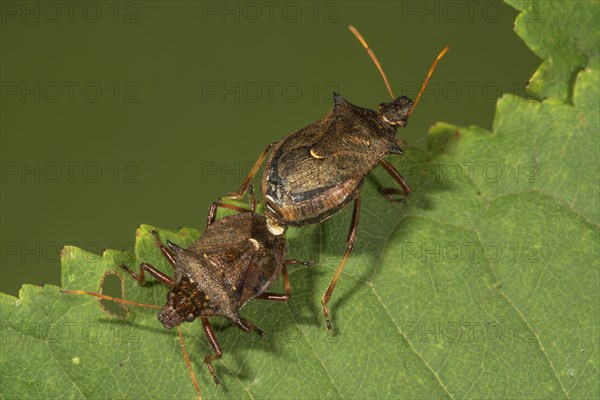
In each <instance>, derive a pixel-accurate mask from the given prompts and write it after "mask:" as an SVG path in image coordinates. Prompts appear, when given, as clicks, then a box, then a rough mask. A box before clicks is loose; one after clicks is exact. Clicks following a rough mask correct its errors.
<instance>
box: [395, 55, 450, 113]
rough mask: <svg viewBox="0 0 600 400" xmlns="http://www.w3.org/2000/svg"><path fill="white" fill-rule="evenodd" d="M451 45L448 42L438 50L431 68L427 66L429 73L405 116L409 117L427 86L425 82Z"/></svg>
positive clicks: (427, 81)
mask: <svg viewBox="0 0 600 400" xmlns="http://www.w3.org/2000/svg"><path fill="white" fill-rule="evenodd" d="M451 47H452V45H450V44H449V45H447V46H446V47H444V50H442V51H441V52H440V54H438V56H437V58H436V59H435V60H434V61H433V64H431V68H429V73H427V77H426V78H425V80H424V81H423V84H422V85H421V90H420V91H419V94H418V95H417V98H416V100H415V102H414V103H413V106H412V108H411V109H410V111H409V112H408V114H407V115H406V117H410V114H412V112H413V110H414V109H415V107H416V106H417V104H418V103H419V100H421V96H422V95H423V91H424V90H425V86H427V84H428V83H429V78H431V75H432V74H433V71H434V70H435V67H436V66H437V63H438V61H440V60H441V59H442V57H444V55H445V54H446V53H447V52H448V50H450V48H451Z"/></svg>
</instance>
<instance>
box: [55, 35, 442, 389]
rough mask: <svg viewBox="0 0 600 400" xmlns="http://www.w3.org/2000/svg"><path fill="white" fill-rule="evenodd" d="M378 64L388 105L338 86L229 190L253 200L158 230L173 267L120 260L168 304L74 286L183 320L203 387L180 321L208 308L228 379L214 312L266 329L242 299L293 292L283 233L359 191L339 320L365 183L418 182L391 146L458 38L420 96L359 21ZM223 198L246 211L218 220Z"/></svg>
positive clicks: (390, 191) (171, 323)
mask: <svg viewBox="0 0 600 400" xmlns="http://www.w3.org/2000/svg"><path fill="white" fill-rule="evenodd" d="M350 30H351V31H352V32H353V33H354V35H356V37H357V38H358V39H359V40H360V42H361V43H362V45H363V46H364V47H365V49H366V50H367V51H368V53H369V55H370V56H371V58H372V59H373V61H374V63H375V65H376V66H377V68H378V69H379V71H380V73H381V75H382V77H383V79H384V82H385V84H386V87H387V89H388V91H389V93H390V95H391V96H392V98H393V101H391V102H389V103H382V104H380V105H379V110H378V111H374V110H370V109H367V108H362V107H359V106H355V105H353V104H351V103H349V102H348V101H346V100H345V99H344V98H343V97H342V96H340V95H337V94H334V107H333V109H332V110H331V111H330V112H329V114H327V115H326V116H325V117H324V118H322V119H320V120H319V121H316V122H314V123H312V124H310V125H309V126H307V127H305V128H303V129H300V130H299V131H297V132H295V133H293V134H291V135H290V136H288V137H286V138H284V139H283V140H281V141H279V142H276V143H272V144H270V145H268V146H267V148H266V149H265V150H264V151H263V153H262V154H261V155H260V157H259V158H258V160H257V162H256V163H255V165H254V167H253V168H252V170H251V171H250V174H249V175H248V176H247V178H246V180H245V181H244V183H243V184H242V186H241V188H240V190H239V191H238V192H236V193H232V194H230V197H233V198H239V197H242V196H243V195H244V194H245V193H246V192H247V191H249V192H250V200H251V205H252V206H251V209H245V208H241V207H238V206H234V205H231V204H226V203H222V202H217V203H213V205H212V206H211V208H210V209H209V215H208V225H207V228H206V230H205V232H204V234H203V235H202V236H201V237H200V238H199V239H198V240H197V241H196V242H194V243H193V244H192V245H191V246H190V247H188V248H187V249H182V248H180V247H179V246H177V245H175V244H172V243H168V244H167V246H166V247H165V246H163V245H162V243H161V242H160V240H159V238H158V235H157V234H155V241H156V245H157V247H158V248H159V249H160V250H161V252H162V253H163V254H164V256H165V257H166V258H167V260H168V261H169V263H170V264H171V266H172V267H173V270H174V276H173V277H170V276H168V275H166V274H164V273H163V272H161V271H159V270H158V269H156V268H154V267H153V266H151V265H149V264H142V265H141V266H140V271H139V273H135V272H134V271H132V270H131V269H129V268H128V267H126V266H121V267H122V269H124V270H125V271H126V272H127V273H128V274H129V275H131V276H132V277H133V278H134V279H136V280H137V281H138V282H139V283H140V284H143V283H144V275H145V273H149V274H150V275H152V276H153V277H154V278H155V279H157V280H158V281H160V282H162V283H164V284H165V285H167V286H169V288H170V291H169V292H168V295H167V304H166V305H165V306H163V307H160V306H156V305H150V304H142V303H137V302H133V301H128V300H124V299H118V298H113V297H109V296H106V295H103V294H100V293H91V292H83V291H65V293H70V294H87V295H92V296H96V297H99V298H102V299H105V300H111V301H115V302H117V303H121V304H130V305H136V306H142V307H150V308H158V309H161V311H160V312H159V314H158V319H159V320H160V322H161V323H162V324H163V326H165V327H166V328H173V327H175V326H176V327H177V328H178V331H179V339H180V342H181V346H182V350H183V354H184V358H185V361H186V364H187V367H188V369H189V372H190V375H191V377H192V381H193V383H194V387H195V388H196V391H197V393H198V395H199V396H200V389H199V386H198V383H197V381H196V379H195V376H194V374H193V372H192V368H191V364H190V361H189V358H188V356H187V352H186V350H185V346H184V342H183V336H182V334H181V330H180V324H181V323H183V322H192V321H194V320H195V319H196V318H200V319H201V321H202V326H203V328H204V332H205V334H206V336H207V338H208V341H209V343H210V345H211V347H212V348H213V351H214V353H213V354H210V355H207V356H206V357H205V359H204V361H205V363H206V364H207V367H208V369H209V371H210V373H211V375H212V376H213V379H214V380H215V382H216V383H219V380H218V379H217V376H216V374H215V371H214V368H213V366H212V361H214V360H216V359H219V358H220V357H221V354H222V351H221V348H220V346H219V344H218V342H217V339H216V337H215V334H214V332H213V329H212V327H211V325H210V323H209V321H208V319H207V318H208V317H213V316H221V317H225V318H227V319H229V320H231V321H232V322H233V324H234V325H236V326H237V327H239V328H240V329H242V330H243V331H245V332H248V331H251V330H254V331H256V332H257V333H259V334H261V335H262V334H263V333H262V331H261V330H260V329H258V328H257V327H256V326H255V325H254V324H252V323H251V322H250V321H247V320H245V319H243V318H242V317H241V316H240V309H241V308H242V307H243V306H244V305H245V304H246V303H247V302H248V301H250V300H252V299H265V300H275V301H287V300H288V299H289V296H290V294H291V289H290V283H289V279H288V275H287V270H286V265H288V264H304V265H310V263H308V262H301V261H296V260H286V259H285V249H286V242H285V238H284V236H283V235H284V233H285V231H286V229H287V227H288V226H304V225H308V224H312V223H318V222H321V221H324V220H325V219H327V218H329V217H331V216H332V215H334V214H336V213H337V212H339V211H341V210H342V209H343V208H344V207H345V206H346V205H348V204H349V203H350V202H352V201H354V211H353V214H352V223H351V225H350V229H349V233H348V238H347V241H346V252H345V253H344V256H343V258H342V260H341V261H340V263H339V265H338V267H337V269H336V272H335V274H334V277H333V279H332V281H331V283H330V285H329V287H328V289H327V291H326V292H325V295H324V296H323V299H322V306H323V313H324V315H325V319H326V322H327V328H328V329H331V321H330V319H329V308H328V302H329V299H330V298H331V295H332V293H333V290H334V288H335V285H336V282H337V280H338V279H339V276H340V274H341V272H342V270H343V268H344V265H345V263H346V260H347V259H348V256H349V255H350V253H351V252H352V249H353V247H354V243H355V241H356V231H357V226H358V219H359V214H360V190H361V188H362V184H363V182H364V179H365V177H366V176H367V175H368V174H369V173H370V172H371V170H372V169H373V168H374V167H375V166H377V165H381V166H382V167H383V168H384V169H385V170H386V171H387V172H388V173H389V174H390V175H391V176H392V178H394V180H395V181H396V182H397V183H398V185H399V186H400V189H396V188H386V189H383V190H382V194H383V195H384V196H386V197H387V198H388V199H390V200H393V197H392V195H394V194H399V195H408V194H409V193H410V192H411V189H410V187H409V185H408V184H407V183H406V181H405V180H404V178H403V177H402V176H401V175H400V173H399V172H398V171H397V170H396V169H395V168H394V167H393V166H392V165H391V164H389V163H388V162H387V161H385V160H384V158H385V157H386V156H388V155H389V154H402V149H401V148H400V146H399V144H398V141H397V139H396V131H397V129H398V128H399V127H405V126H406V124H407V121H408V118H409V117H410V115H411V113H412V112H413V110H414V108H415V106H416V104H417V103H418V102H419V100H420V98H421V95H422V94H423V90H424V88H425V86H426V85H427V82H428V80H429V78H430V77H431V74H432V73H433V70H434V69H435V67H436V65H437V62H438V61H439V60H440V59H441V58H442V57H443V56H444V54H445V53H446V52H447V51H448V49H449V48H450V46H447V47H446V48H444V50H442V52H441V53H440V54H439V55H438V57H437V58H436V60H435V61H434V63H433V65H432V66H431V68H430V70H429V73H428V75H427V77H426V79H425V81H424V83H423V84H422V86H421V90H420V92H419V94H418V96H417V98H416V100H415V102H412V101H411V100H410V99H409V98H408V97H405V96H400V97H398V98H395V96H394V95H393V92H392V90H391V87H390V84H389V82H388V80H387V77H386V75H385V73H384V72H383V69H382V68H381V65H380V64H379V61H378V60H377V58H376V57H375V55H374V53H373V51H372V50H371V49H370V48H369V46H368V45H367V43H366V41H365V40H364V39H363V38H362V36H361V35H360V34H359V33H358V31H356V29H354V28H353V27H352V26H350ZM269 150H272V152H271V154H270V156H269V158H268V160H267V162H266V166H265V170H264V172H263V176H262V182H261V191H262V194H263V201H264V203H265V215H264V216H263V215H260V214H256V213H255V212H254V211H255V205H256V202H255V200H254V196H253V194H252V185H251V181H252V179H253V178H254V176H255V175H256V173H257V172H258V170H259V168H260V166H261V165H262V164H263V162H264V161H265V158H266V156H267V153H268V152H269ZM218 207H224V208H229V209H232V210H234V211H238V212H240V213H239V214H236V215H232V216H228V217H224V218H222V219H220V220H216V218H215V215H216V210H217V208H218ZM280 274H281V275H282V276H283V283H284V288H285V294H278V293H269V292H267V290H268V288H269V287H270V286H271V285H272V284H273V283H274V282H275V281H276V280H277V278H278V276H279V275H280Z"/></svg>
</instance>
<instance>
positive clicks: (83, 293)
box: [60, 289, 162, 309]
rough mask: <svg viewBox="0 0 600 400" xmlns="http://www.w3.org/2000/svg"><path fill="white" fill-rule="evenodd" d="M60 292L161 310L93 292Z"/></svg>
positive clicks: (62, 290)
mask: <svg viewBox="0 0 600 400" xmlns="http://www.w3.org/2000/svg"><path fill="white" fill-rule="evenodd" d="M60 291H61V292H62V293H66V294H77V295H88V296H94V297H98V298H99V299H104V300H110V301H114V302H115V303H121V304H129V305H132V306H138V307H146V308H158V309H160V308H162V307H161V306H156V305H154V304H145V303H138V302H135V301H129V300H125V299H117V298H115V297H110V296H107V295H105V294H101V293H94V292H86V291H84V290H64V289H61V290H60Z"/></svg>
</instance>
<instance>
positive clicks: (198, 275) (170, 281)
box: [63, 190, 311, 398]
mask: <svg viewBox="0 0 600 400" xmlns="http://www.w3.org/2000/svg"><path fill="white" fill-rule="evenodd" d="M250 192H252V191H251V190H250ZM251 200H252V201H251V204H252V206H251V209H246V208H242V207H238V206H235V205H232V204H225V203H222V202H215V203H213V204H212V205H211V207H210V209H209V213H208V221H207V222H208V223H207V227H206V230H205V231H204V233H203V234H202V236H200V238H199V239H198V240H197V241H195V242H194V243H192V244H191V245H190V246H189V247H188V248H185V249H184V248H181V247H179V246H177V245H176V244H174V243H171V242H167V245H166V246H163V244H162V243H161V241H160V240H159V237H158V233H157V232H155V231H153V232H152V234H153V236H154V238H155V243H156V246H157V247H158V248H159V249H160V251H161V252H162V254H163V255H164V256H165V257H166V258H167V260H168V262H169V264H170V265H171V266H172V267H173V272H174V276H173V277H170V276H168V275H167V274H165V273H163V272H161V271H159V270H158V269H156V268H155V267H153V266H152V265H150V264H147V263H142V264H141V265H140V270H139V273H136V272H134V271H133V270H131V269H129V268H128V267H127V266H125V265H121V266H120V267H121V268H122V269H123V270H125V271H126V272H128V274H129V275H131V277H133V278H134V279H135V280H136V281H137V282H139V283H140V285H143V284H144V283H145V279H144V277H145V273H148V274H150V275H151V276H152V277H153V278H155V279H156V280H158V281H160V282H162V283H164V284H165V285H167V286H168V287H169V288H170V290H169V292H168V294H167V303H166V304H165V305H164V306H162V307H160V306H156V305H152V304H143V303H137V302H133V301H128V300H124V299H120V298H114V297H110V296H106V295H103V294H101V293H92V292H85V291H79V290H73V291H70V290H63V292H64V293H67V294H80V295H91V296H95V297H98V298H100V299H104V300H110V301H114V302H116V303H120V304H130V305H135V306H141V307H149V308H158V309H160V312H159V313H158V320H159V321H160V322H161V323H162V325H163V326H164V327H165V328H168V329H171V328H173V327H177V329H178V333H179V339H180V342H181V347H182V350H183V355H184V359H185V362H186V365H187V367H188V370H189V372H190V376H191V378H192V382H193V384H194V387H195V389H196V392H197V394H198V397H200V398H201V394H200V388H199V386H198V382H197V381H196V378H195V376H194V373H193V371H192V367H191V364H190V361H189V357H188V355H187V351H186V350H185V345H184V342H183V336H182V333H181V329H180V325H181V324H182V323H183V322H192V321H194V320H195V319H196V318H200V320H201V321H202V327H203V328H204V333H205V334H206V337H207V338H208V342H209V343H210V345H211V347H212V349H213V351H214V353H213V354H209V355H207V356H206V357H205V358H204V362H205V363H206V365H207V367H208V369H209V371H210V373H211V375H212V377H213V379H214V381H215V383H216V384H219V379H218V378H217V375H216V373H215V370H214V368H213V366H212V361H214V360H217V359H219V358H221V355H222V354H223V352H222V350H221V347H220V346H219V343H218V341H217V338H216V336H215V333H214V331H213V328H212V327H211V325H210V323H209V321H208V317H225V318H227V319H229V320H230V321H231V322H233V324H234V325H235V326H237V327H238V328H240V329H241V330H242V331H244V332H249V331H255V332H256V333H258V334H259V335H260V336H263V335H264V333H263V332H262V331H261V330H260V329H259V328H257V327H256V326H255V325H254V324H253V323H252V322H250V321H248V320H246V319H244V318H243V317H242V316H241V315H240V309H241V308H242V307H243V306H244V305H245V304H247V303H248V302H249V301H250V300H252V299H264V300H274V301H287V300H288V299H289V298H290V296H291V287H290V282H289V278H288V274H287V269H286V266H287V265H290V264H303V265H311V263H310V262H301V261H297V260H286V259H285V253H286V241H285V238H284V236H283V235H274V234H272V233H271V232H270V230H269V229H268V227H267V218H266V217H265V216H264V215H261V214H257V213H255V212H254V211H255V205H256V203H255V201H254V197H253V196H252V195H251ZM218 207H223V208H228V209H231V210H234V211H238V212H239V214H234V215H230V216H226V217H223V218H221V219H219V220H216V210H217V208H218ZM280 274H281V275H282V276H283V285H284V289H285V293H270V292H267V289H268V288H269V287H270V286H271V285H273V283H275V281H276V280H277V278H278V277H279V275H280Z"/></svg>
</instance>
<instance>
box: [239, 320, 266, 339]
mask: <svg viewBox="0 0 600 400" xmlns="http://www.w3.org/2000/svg"><path fill="white" fill-rule="evenodd" d="M233 323H234V324H235V326H237V327H238V328H240V329H241V330H242V331H244V332H250V331H256V334H257V335H258V336H261V337H262V336H265V333H264V332H263V331H262V330H261V329H259V328H258V327H257V326H256V325H254V324H253V323H252V322H250V321H248V320H247V319H244V318H239V319H238V320H237V321H233Z"/></svg>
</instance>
